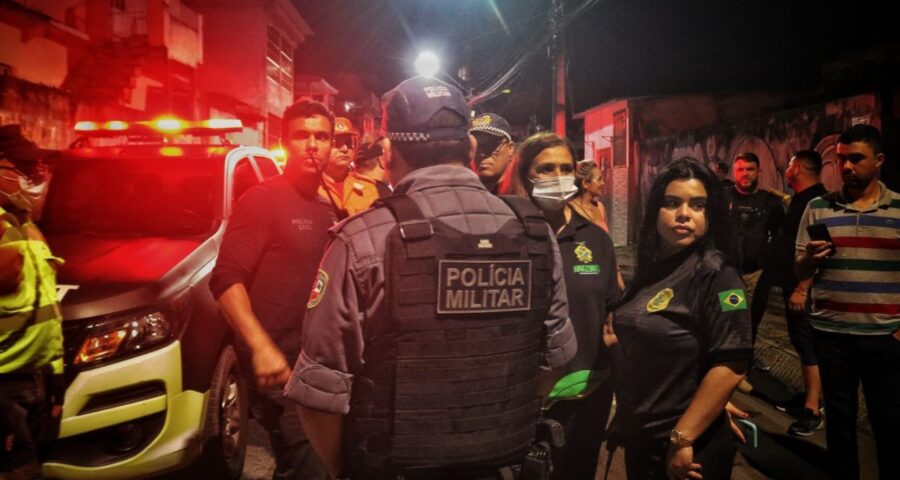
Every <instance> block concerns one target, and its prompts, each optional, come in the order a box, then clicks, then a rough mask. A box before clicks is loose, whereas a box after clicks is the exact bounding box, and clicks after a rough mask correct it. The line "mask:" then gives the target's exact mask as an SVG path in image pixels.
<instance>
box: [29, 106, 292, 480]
mask: <svg viewBox="0 0 900 480" xmlns="http://www.w3.org/2000/svg"><path fill="white" fill-rule="evenodd" d="M76 130H77V131H78V132H79V133H80V134H81V135H82V136H81V137H80V138H79V139H78V140H76V142H75V143H74V144H73V145H72V147H71V148H69V149H68V150H66V151H65V152H64V153H63V155H62V156H61V158H60V159H59V161H58V162H57V163H56V165H54V167H53V173H52V178H51V185H50V192H49V194H48V196H47V199H46V203H45V204H44V207H43V212H42V220H41V228H42V230H43V232H44V233H45V235H46V237H47V241H48V243H49V244H50V247H51V249H52V251H53V252H54V254H55V255H57V256H59V257H62V258H63V259H65V261H66V262H65V264H64V265H62V266H61V267H60V269H59V270H58V283H59V287H58V288H59V297H60V300H61V305H62V313H63V318H64V321H63V331H64V338H65V364H66V366H65V369H66V380H67V390H66V394H65V401H64V405H63V413H62V422H61V427H60V432H59V436H58V438H59V440H58V442H57V443H56V445H55V448H54V449H53V451H52V453H51V454H50V458H49V459H48V460H47V461H46V462H45V463H44V466H43V473H44V475H46V476H49V477H56V478H84V479H88V478H90V479H100V478H139V477H144V476H151V475H155V474H158V473H162V472H167V471H171V470H175V469H179V468H182V467H185V466H188V465H192V466H193V468H197V469H198V472H199V473H200V475H199V476H200V477H202V478H238V477H239V476H240V474H241V471H242V469H243V464H244V454H245V450H246V441H247V439H246V426H247V419H248V410H247V393H246V387H245V385H244V382H243V380H242V378H241V376H240V375H239V374H238V366H237V363H236V358H235V353H234V348H233V346H232V345H231V342H233V341H234V340H233V339H232V338H231V335H230V331H229V329H228V328H227V327H226V325H227V324H226V323H225V321H224V319H223V318H222V317H221V314H220V312H219V308H218V306H217V304H216V302H215V300H214V299H213V297H212V294H211V293H210V291H209V287H208V283H209V277H210V272H211V271H212V268H213V265H214V264H215V261H216V254H217V251H218V247H219V244H220V243H221V239H222V234H223V232H224V231H225V224H226V221H227V218H228V216H229V214H230V212H231V209H232V206H233V204H234V202H235V201H236V200H237V199H238V198H239V197H240V196H241V194H242V193H243V192H245V191H246V190H247V189H249V188H251V187H252V186H254V185H256V184H257V183H259V182H261V181H263V180H264V179H266V178H267V177H271V176H273V175H278V174H279V173H280V168H279V167H278V165H277V164H276V162H275V158H274V155H273V154H272V153H271V152H269V151H268V150H264V149H262V148H257V147H245V146H235V145H230V144H229V143H228V142H227V141H226V140H225V134H226V133H229V132H236V131H240V130H241V125H240V121H239V120H209V121H203V122H183V121H178V120H173V119H163V120H160V121H156V122H137V123H126V122H106V123H104V124H96V123H91V122H79V124H78V125H76ZM216 139H218V140H216Z"/></svg>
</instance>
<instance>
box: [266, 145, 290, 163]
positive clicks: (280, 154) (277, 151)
mask: <svg viewBox="0 0 900 480" xmlns="http://www.w3.org/2000/svg"><path fill="white" fill-rule="evenodd" d="M269 151H270V152H272V156H274V157H275V158H276V159H277V160H281V161H283V160H284V159H286V158H287V152H286V151H284V149H283V148H281V147H275V148H270V149H269Z"/></svg>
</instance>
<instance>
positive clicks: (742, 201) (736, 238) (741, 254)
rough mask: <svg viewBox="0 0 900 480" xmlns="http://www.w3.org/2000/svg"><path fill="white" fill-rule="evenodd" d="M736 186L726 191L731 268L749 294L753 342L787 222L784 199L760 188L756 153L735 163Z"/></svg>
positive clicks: (737, 157)
mask: <svg viewBox="0 0 900 480" xmlns="http://www.w3.org/2000/svg"><path fill="white" fill-rule="evenodd" d="M733 170H734V185H733V186H732V187H730V188H726V189H725V201H726V202H727V204H728V214H729V219H730V223H731V233H732V242H731V251H730V252H728V255H729V260H730V262H731V264H732V265H733V266H734V267H735V268H737V270H738V272H739V273H740V274H741V279H742V280H743V281H744V286H745V289H746V291H747V303H748V304H749V305H750V318H751V320H752V323H753V338H756V330H757V327H759V323H760V322H761V321H762V317H763V314H764V313H765V311H766V304H767V303H768V301H769V289H770V288H771V286H772V285H771V284H772V279H771V278H770V277H771V273H770V270H771V265H768V263H769V261H770V256H771V255H770V254H771V252H773V251H774V245H775V237H776V236H777V235H778V230H779V229H780V228H781V222H782V221H783V220H784V204H783V203H782V199H781V197H779V196H778V195H776V194H774V193H772V192H771V191H769V190H766V189H763V188H759V183H758V182H759V170H760V165H759V157H757V156H756V154H755V153H753V152H744V153H740V154H738V155H737V156H736V157H735V159H734V166H733Z"/></svg>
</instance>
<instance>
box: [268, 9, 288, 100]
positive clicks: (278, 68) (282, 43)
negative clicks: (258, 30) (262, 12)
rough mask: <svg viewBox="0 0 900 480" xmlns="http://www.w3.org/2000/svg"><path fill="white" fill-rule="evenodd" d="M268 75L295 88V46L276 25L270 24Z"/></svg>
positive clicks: (278, 82) (280, 83) (282, 84)
mask: <svg viewBox="0 0 900 480" xmlns="http://www.w3.org/2000/svg"><path fill="white" fill-rule="evenodd" d="M266 75H267V76H268V77H269V78H270V79H271V80H272V81H274V82H275V83H277V84H279V85H281V86H282V87H284V88H286V89H287V90H288V91H291V92H293V90H294V46H293V45H291V42H290V41H289V40H288V39H287V38H285V36H284V35H282V34H281V32H279V31H278V29H276V28H275V27H273V26H271V25H269V41H268V48H267V50H266Z"/></svg>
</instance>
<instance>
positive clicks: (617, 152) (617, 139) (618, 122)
mask: <svg viewBox="0 0 900 480" xmlns="http://www.w3.org/2000/svg"><path fill="white" fill-rule="evenodd" d="M625 115H626V112H625V110H620V111H618V112H616V113H614V114H613V138H612V149H613V165H615V166H619V165H625V164H626V163H627V162H626V160H625V147H626V143H625V128H626V123H625V122H626V117H625Z"/></svg>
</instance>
